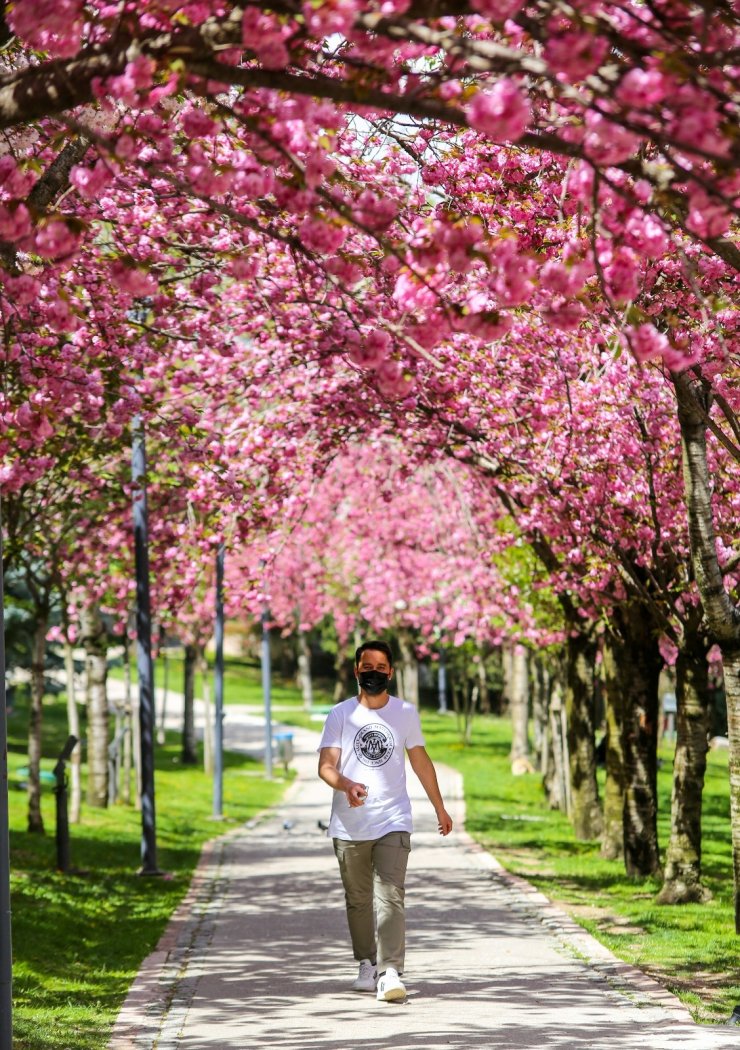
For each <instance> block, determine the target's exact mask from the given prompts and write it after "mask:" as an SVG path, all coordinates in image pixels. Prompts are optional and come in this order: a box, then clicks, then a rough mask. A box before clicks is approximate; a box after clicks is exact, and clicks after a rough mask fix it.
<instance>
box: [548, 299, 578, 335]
mask: <svg viewBox="0 0 740 1050" xmlns="http://www.w3.org/2000/svg"><path fill="white" fill-rule="evenodd" d="M586 316H587V314H586V308H585V306H583V304H582V303H580V302H578V300H577V299H573V300H570V301H567V302H561V303H554V304H553V305H552V306H551V307H549V308H548V309H546V310H545V311H543V317H544V319H545V321H547V323H548V324H550V325H552V327H553V328H557V329H559V330H560V331H562V332H573V331H575V329H576V328H578V326H579V325H580V323H581V321H583V319H584V318H585V317H586Z"/></svg>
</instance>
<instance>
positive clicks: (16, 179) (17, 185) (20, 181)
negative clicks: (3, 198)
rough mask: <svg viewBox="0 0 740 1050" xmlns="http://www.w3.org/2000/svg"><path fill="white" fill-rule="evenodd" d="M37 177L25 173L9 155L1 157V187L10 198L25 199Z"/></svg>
mask: <svg viewBox="0 0 740 1050" xmlns="http://www.w3.org/2000/svg"><path fill="white" fill-rule="evenodd" d="M35 181H36V176H35V175H34V174H33V173H32V172H31V171H24V170H23V169H22V168H20V167H19V166H18V164H17V163H16V160H15V157H12V156H11V155H10V154H9V153H6V154H5V155H4V156H2V157H0V186H2V188H3V190H4V192H5V193H6V194H7V195H8V197H25V196H26V195H27V194H28V193H29V191H30V190H31V187H32V186H33V184H34V182H35Z"/></svg>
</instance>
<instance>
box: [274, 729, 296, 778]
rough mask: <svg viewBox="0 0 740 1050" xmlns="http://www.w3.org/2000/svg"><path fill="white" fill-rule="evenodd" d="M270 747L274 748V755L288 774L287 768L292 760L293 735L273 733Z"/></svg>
mask: <svg viewBox="0 0 740 1050" xmlns="http://www.w3.org/2000/svg"><path fill="white" fill-rule="evenodd" d="M272 746H273V747H274V748H275V753H276V754H277V757H278V759H279V760H280V761H281V762H282V763H283V766H284V768H285V772H286V773H287V772H288V766H289V765H290V763H291V762H292V760H293V734H292V733H275V736H274V737H273V738H272Z"/></svg>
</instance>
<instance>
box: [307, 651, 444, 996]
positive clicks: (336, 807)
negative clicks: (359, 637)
mask: <svg viewBox="0 0 740 1050" xmlns="http://www.w3.org/2000/svg"><path fill="white" fill-rule="evenodd" d="M355 677H356V678H357V681H358V684H359V696H356V697H352V698H350V699H349V700H343V701H342V702H341V703H339V704H337V705H336V706H335V707H334V708H333V709H332V711H331V712H330V714H329V716H328V718H327V720H326V724H325V726H324V732H323V734H322V737H321V742H320V744H319V776H320V777H321V779H322V780H325V781H326V783H327V784H328V785H329V786H330V787H332V788H334V798H333V801H332V808H331V820H330V822H329V834H330V835H331V836H332V839H333V841H334V852H335V853H336V856H337V860H338V861H339V871H340V873H341V876H342V884H343V885H344V894H345V900H346V904H347V921H348V923H349V931H350V937H351V939H352V948H353V951H354V956H355V959H356V960H357V961H358V962H359V964H360V970H359V974H358V976H357V979H356V980H355V982H354V984H353V985H352V988H353V990H354V991H357V992H374V991H376V990H377V998H378V999H380V1000H383V1001H386V1002H390V1001H392V1000H394V999H403V998H404V997H405V996H406V989H405V987H404V985H403V982H402V981H401V974H402V973H403V965H404V953H405V947H406V922H405V913H404V895H405V888H404V887H405V881H406V865H407V862H408V855H409V850H410V849H411V832H412V830H413V828H412V823H411V801H410V799H409V795H408V791H407V789H406V771H405V753H408V756H409V762H410V763H411V768H412V769H413V771H414V773H415V774H416V775H417V777H418V778H419V780H420V782H421V785H422V787H423V788H424V791H425V792H426V793H427V795H428V797H429V801H430V802H431V803H432V805H433V806H434V811H435V813H436V814H437V823H438V827H439V832H440V834H441V835H448V834H449V833H450V831H451V830H452V819H451V817H450V815H449V813H448V812H447V810H446V809H445V806H444V802H443V800H442V795H441V793H440V790H439V785H438V783H437V774H436V773H435V770H434V766H433V764H432V760H431V759H430V758H429V755H428V754H427V752H426V749H425V747H424V737H423V735H422V732H421V724H420V722H419V713H418V711H417V709H416V707H415V706H414V705H413V704H409V703H407V702H406V701H404V700H401V699H399V698H398V697H396V696H390V695H389V693H388V684H389V682H390V679H391V678H392V677H393V654H392V653H391V650H390V647H389V646H388V645H387V644H386V643H385V642H380V641H370V642H365V643H364V645H361V646H360V647H359V649H358V650H357V652H356V653H355ZM374 911H375V915H376V916H377V928H376V918H375V916H374Z"/></svg>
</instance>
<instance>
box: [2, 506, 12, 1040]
mask: <svg viewBox="0 0 740 1050" xmlns="http://www.w3.org/2000/svg"><path fill="white" fill-rule="evenodd" d="M4 607H5V587H4V582H3V522H2V501H1V500H0V1046H2V1047H3V1048H5V1047H7V1048H8V1050H10V1048H11V1047H12V1046H13V946H12V940H11V936H10V831H9V825H8V724H7V713H6V708H5V619H4Z"/></svg>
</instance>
